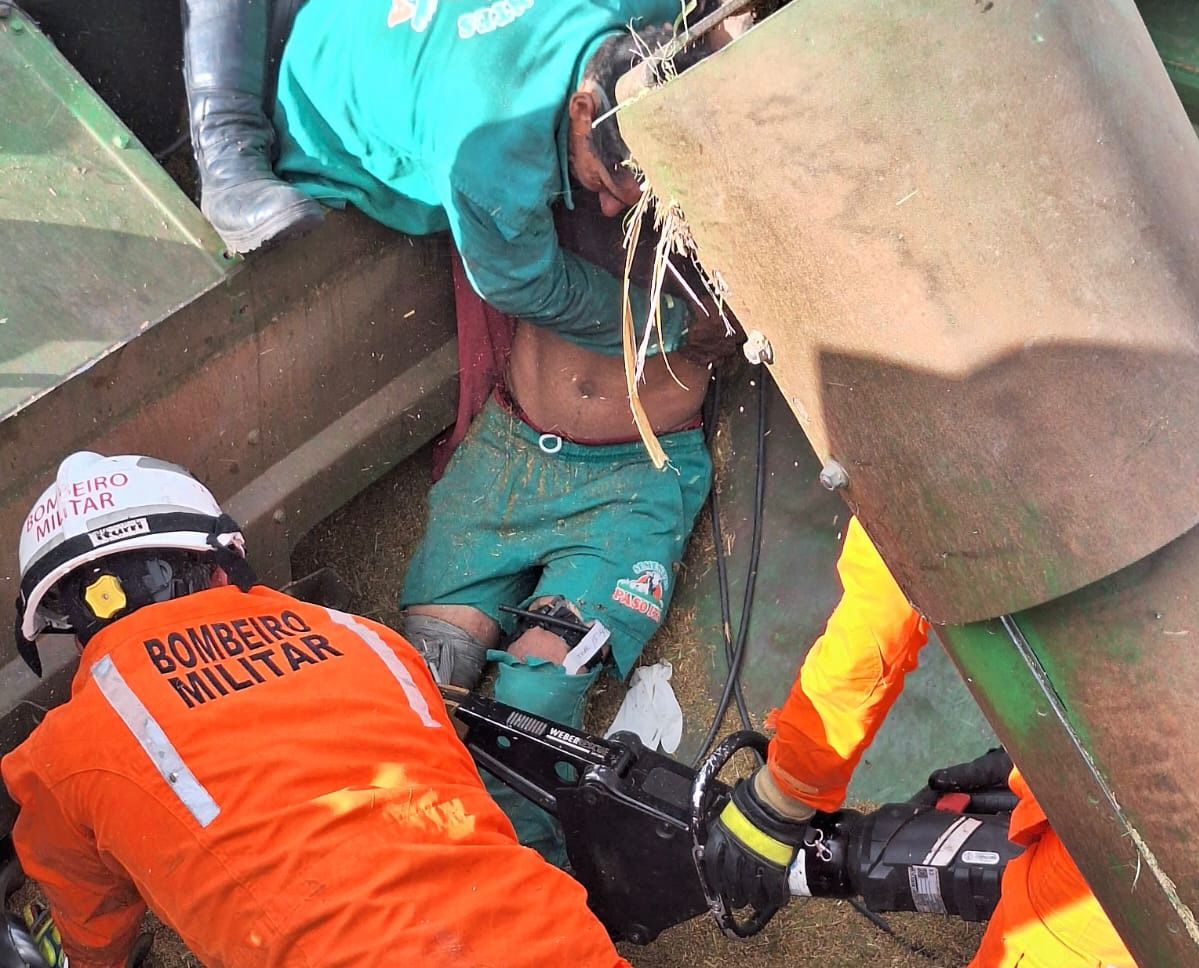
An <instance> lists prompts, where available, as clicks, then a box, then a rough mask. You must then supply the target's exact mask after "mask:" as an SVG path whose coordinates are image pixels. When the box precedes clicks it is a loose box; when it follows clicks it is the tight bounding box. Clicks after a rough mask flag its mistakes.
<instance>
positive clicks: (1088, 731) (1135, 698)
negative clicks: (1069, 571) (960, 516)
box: [941, 529, 1199, 966]
mask: <svg viewBox="0 0 1199 968" xmlns="http://www.w3.org/2000/svg"><path fill="white" fill-rule="evenodd" d="M1197 576H1199V529H1195V530H1192V531H1190V532H1188V533H1187V534H1186V535H1184V536H1182V537H1180V538H1178V539H1177V540H1175V541H1173V542H1171V543H1170V544H1168V545H1166V547H1164V548H1162V549H1161V550H1159V551H1157V552H1156V553H1154V554H1153V555H1151V556H1149V557H1148V558H1145V559H1143V560H1142V561H1139V562H1137V563H1135V564H1133V565H1131V566H1130V567H1128V568H1126V569H1124V570H1123V571H1120V572H1118V573H1116V574H1115V575H1112V576H1110V577H1108V578H1106V579H1104V580H1102V581H1100V582H1098V583H1096V584H1095V585H1091V586H1089V587H1087V588H1085V589H1082V590H1080V591H1078V592H1075V593H1074V594H1072V595H1069V596H1067V597H1065V598H1063V599H1060V600H1058V601H1055V602H1050V603H1049V604H1046V605H1042V606H1040V607H1038V608H1035V609H1032V610H1030V611H1028V612H1025V613H1022V614H1020V615H1017V616H1014V617H1013V618H1012V619H1010V620H1009V621H1008V623H1006V625H1005V623H1003V622H999V621H994V622H986V623H980V624H976V625H972V626H968V627H965V628H948V629H944V630H943V631H942V633H941V635H942V640H943V641H944V643H945V646H946V650H947V651H948V652H949V653H950V655H951V656H952V658H953V659H954V661H955V663H956V664H957V665H958V668H959V669H960V671H961V672H962V675H963V676H964V677H965V678H966V681H967V682H968V683H969V684H970V688H971V690H972V691H973V692H974V694H975V696H976V698H978V700H979V703H980V704H981V705H982V707H983V710H984V712H986V714H987V716H988V718H989V719H990V720H991V723H992V725H993V726H994V727H995V730H996V732H997V733H998V734H999V736H1000V738H1001V739H1002V740H1003V741H1004V743H1005V745H1006V746H1007V747H1008V749H1009V750H1010V751H1011V753H1012V756H1013V758H1014V759H1015V761H1016V763H1017V765H1018V766H1019V767H1020V769H1021V770H1022V771H1023V772H1024V774H1025V776H1026V777H1027V778H1028V781H1029V784H1030V785H1031V786H1032V789H1033V790H1034V791H1035V792H1036V795H1037V798H1038V799H1039V800H1040V802H1041V804H1042V806H1043V807H1044V808H1045V810H1046V813H1047V814H1048V816H1049V818H1050V820H1051V821H1052V823H1053V826H1054V829H1055V830H1056V831H1057V832H1058V834H1059V835H1060V836H1061V838H1062V841H1063V842H1064V843H1065V845H1066V847H1067V849H1068V850H1069V851H1070V854H1071V856H1072V857H1073V858H1074V860H1075V861H1076V862H1077V863H1078V866H1079V868H1080V869H1081V870H1082V872H1083V874H1084V875H1085V876H1086V878H1087V882H1088V884H1089V885H1090V886H1091V888H1092V890H1094V892H1095V894H1096V896H1097V897H1098V898H1099V900H1100V902H1101V903H1102V904H1103V907H1104V909H1105V910H1106V911H1107V913H1108V914H1109V915H1110V916H1111V918H1112V920H1113V922H1114V923H1115V925H1116V927H1117V929H1118V930H1119V931H1120V934H1121V936H1122V937H1123V938H1124V939H1125V941H1126V942H1127V943H1128V945H1129V947H1130V949H1131V950H1132V952H1133V953H1134V954H1135V955H1136V957H1137V963H1138V964H1141V965H1145V966H1150V965H1192V964H1199V922H1197V921H1196V914H1197V913H1199V861H1197V859H1196V851H1195V838H1196V830H1199V788H1196V785H1195V783H1194V782H1193V778H1194V777H1195V776H1196V775H1197V773H1199V743H1196V732H1195V723H1196V721H1197V719H1199V651H1197V650H1196V648H1195V644H1196V636H1199V585H1197V584H1196V577H1197Z"/></svg>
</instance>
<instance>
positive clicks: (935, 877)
mask: <svg viewBox="0 0 1199 968" xmlns="http://www.w3.org/2000/svg"><path fill="white" fill-rule="evenodd" d="M908 885H909V886H910V887H911V889H912V900H913V901H914V902H915V904H916V910H917V911H919V912H920V913H921V914H945V913H946V912H945V902H944V901H942V900H941V874H940V872H939V871H938V870H937V868H935V867H922V866H920V865H919V864H913V865H912V866H911V867H909V868H908Z"/></svg>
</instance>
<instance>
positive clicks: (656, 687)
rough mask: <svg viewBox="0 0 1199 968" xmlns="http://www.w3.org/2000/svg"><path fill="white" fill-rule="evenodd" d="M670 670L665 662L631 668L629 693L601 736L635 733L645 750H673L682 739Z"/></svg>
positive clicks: (668, 664)
mask: <svg viewBox="0 0 1199 968" xmlns="http://www.w3.org/2000/svg"><path fill="white" fill-rule="evenodd" d="M673 671H674V670H673V669H672V668H671V666H670V663H669V662H658V663H656V664H655V665H652V666H640V667H639V668H637V669H634V670H633V675H632V678H631V679H630V680H629V691H628V693H627V694H626V695H625V697H624V702H623V703H621V704H620V709H619V710H617V713H616V718H615V719H614V720H612V725H611V726H609V727H608V731H607V732H606V733H605V734H604V735H605V736H611V735H612V734H613V733H618V732H621V731H625V732H629V733H636V734H637V736H638V737H640V739H641V742H642V743H644V744H645V747H646V749H651V750H656V749H657V748H658V747H659V746H661V747H662V749H663V750H664V751H665V752H667V753H673V752H674V751H675V750H677V749H678V748H679V742H680V741H681V740H682V738H683V710H682V708H681V707H680V706H679V701H678V700H677V699H676V698H675V695H674V690H673V689H672V688H671V687H670V676H671V674H672V673H673Z"/></svg>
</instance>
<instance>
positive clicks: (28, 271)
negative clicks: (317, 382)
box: [0, 9, 233, 419]
mask: <svg viewBox="0 0 1199 968" xmlns="http://www.w3.org/2000/svg"><path fill="white" fill-rule="evenodd" d="M117 53H118V52H116V51H114V52H113V55H114V56H117ZM0 85H2V86H3V90H4V97H3V98H0V171H2V172H3V178H0V251H2V252H3V253H4V258H3V261H2V262H0V419H3V418H4V417H7V416H8V415H10V414H12V413H14V412H15V411H17V410H19V409H20V408H22V407H24V406H26V405H27V404H28V403H30V402H31V401H32V400H34V399H36V398H37V397H38V396H40V395H42V394H43V393H45V392H47V391H48V390H51V389H53V388H54V387H55V386H56V385H57V384H59V383H60V382H61V381H62V380H63V379H64V378H65V377H67V376H68V375H70V374H71V373H74V372H77V371H79V370H81V369H84V368H86V367H87V366H89V365H90V364H92V363H94V362H95V361H96V360H97V359H99V358H100V357H102V356H104V355H105V354H106V353H108V352H111V351H112V350H114V349H116V348H117V347H119V346H121V345H123V344H124V343H126V342H128V341H129V340H130V339H132V338H133V337H135V336H136V335H137V334H138V333H140V332H143V331H144V330H145V329H147V328H148V327H150V326H152V325H154V324H155V323H157V322H158V321H159V320H161V319H163V318H164V317H166V316H167V315H169V314H170V313H171V312H173V311H174V310H175V309H178V308H179V307H180V306H182V305H183V304H185V303H187V302H188V301H190V300H191V299H193V298H195V297H196V296H197V295H199V294H200V293H202V292H204V291H205V290H207V289H210V288H211V287H212V286H214V285H216V284H217V283H218V282H220V281H221V280H222V279H223V278H225V276H226V275H228V273H229V272H230V270H231V268H232V265H233V261H232V260H230V259H228V258H226V257H225V255H224V247H223V246H222V244H221V242H220V240H219V239H218V237H217V236H216V235H215V233H214V232H213V231H212V229H211V227H210V226H209V225H208V223H207V222H206V221H205V220H204V218H203V217H202V216H201V215H200V213H199V211H198V210H197V209H196V208H195V206H194V205H192V203H191V202H190V201H189V200H188V199H187V197H186V196H184V194H183V193H182V192H181V191H180V190H179V188H178V187H177V186H176V185H175V183H174V182H173V181H171V179H170V177H169V176H168V175H167V173H166V172H165V171H163V169H162V168H161V167H159V165H158V164H157V162H155V160H154V159H153V157H151V156H150V155H149V154H148V153H147V152H146V151H145V150H144V149H143V148H142V147H141V145H140V144H139V143H138V142H137V141H136V140H135V139H134V138H133V135H132V134H131V133H130V131H129V130H128V129H127V128H126V127H125V126H124V125H123V124H122V123H121V122H120V121H119V120H118V119H117V118H116V116H115V115H114V114H113V113H112V112H111V111H110V110H109V109H108V108H107V107H106V106H105V104H104V102H103V101H101V100H100V99H99V98H98V97H97V96H96V94H95V93H94V92H93V91H92V90H91V88H89V87H88V86H87V85H86V84H85V83H84V82H83V80H82V79H81V78H80V77H79V75H78V74H77V73H76V72H75V71H74V69H73V68H72V67H71V66H70V64H68V63H67V61H66V60H65V59H64V58H63V57H62V56H61V55H60V54H59V53H58V51H57V50H56V49H55V48H54V46H53V45H52V44H51V43H50V41H49V40H48V39H47V38H46V37H45V36H44V35H43V34H41V33H40V32H39V31H38V30H37V28H36V27H35V26H34V25H33V23H32V22H31V21H30V20H28V19H27V18H25V17H23V15H22V14H21V13H19V12H18V11H16V10H15V9H14V10H12V11H11V12H10V13H9V14H8V16H7V17H0Z"/></svg>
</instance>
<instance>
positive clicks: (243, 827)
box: [2, 587, 627, 968]
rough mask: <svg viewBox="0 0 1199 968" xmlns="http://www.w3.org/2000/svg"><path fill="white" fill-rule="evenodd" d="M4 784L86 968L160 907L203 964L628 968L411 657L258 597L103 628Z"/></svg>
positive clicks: (180, 608)
mask: <svg viewBox="0 0 1199 968" xmlns="http://www.w3.org/2000/svg"><path fill="white" fill-rule="evenodd" d="M2 769H3V774H4V781H5V783H6V784H7V786H8V789H9V791H10V792H11V794H12V795H13V797H14V798H15V799H16V800H17V802H18V803H19V804H20V806H21V812H20V815H19V817H18V819H17V823H16V827H15V830H14V833H13V837H14V841H15V844H16V849H17V854H18V856H19V858H20V861H21V864H22V866H23V867H24V868H25V871H26V872H27V873H28V874H29V875H30V876H31V877H33V878H35V879H36V880H37V881H38V882H39V883H40V884H41V885H42V887H43V888H44V889H45V892H46V894H47V896H48V898H49V900H50V905H51V908H52V910H53V914H54V919H55V922H56V923H57V925H58V928H59V930H60V932H61V934H62V938H63V942H64V946H65V948H66V950H67V953H68V955H69V956H70V959H71V964H72V966H73V968H115V966H119V965H123V964H124V961H123V958H124V956H125V954H126V952H127V951H128V949H129V946H130V944H131V943H132V941H133V939H134V937H135V936H136V933H137V930H138V922H139V921H140V919H141V917H142V914H143V912H144V911H145V908H146V905H149V907H150V908H151V909H152V910H153V911H154V912H155V914H157V915H158V916H159V917H160V918H161V919H162V920H163V921H164V922H166V923H167V924H169V925H170V926H171V927H173V928H174V929H175V930H176V931H177V932H178V933H179V934H180V935H181V936H182V938H183V940H184V941H185V942H186V943H187V945H188V947H189V948H191V950H192V951H193V952H194V953H195V954H196V955H197V956H198V957H199V958H200V959H201V961H202V962H203V963H204V964H205V965H207V966H209V968H220V966H225V965H229V966H234V965H236V966H283V965H286V966H301V965H302V966H310V968H333V966H343V965H344V966H382V965H387V966H393V965H428V966H439V965H453V966H464V968H465V966H469V968H483V966H489V968H513V966H528V968H533V966H537V968H546V966H555V965H568V964H569V965H571V966H572V968H584V966H585V968H615V966H622V965H627V962H625V961H624V960H623V959H621V958H620V957H619V956H618V955H617V953H616V950H615V948H614V947H613V946H612V943H611V941H610V940H609V939H608V936H607V934H606V932H605V931H604V929H603V927H602V926H601V925H600V923H599V922H598V921H597V920H596V919H595V917H594V916H593V915H592V914H591V913H590V911H588V909H587V907H586V903H585V893H584V890H583V888H582V887H581V886H580V885H579V884H577V883H576V882H575V881H573V880H572V879H571V878H570V877H569V876H567V875H566V874H564V873H562V872H561V871H559V870H556V869H554V868H552V867H550V866H549V865H547V864H546V863H544V862H543V861H542V860H541V858H540V857H538V856H537V854H535V853H534V852H533V851H531V850H528V849H526V848H524V847H521V846H519V845H518V844H517V842H516V837H515V835H514V834H513V831H512V825H511V824H510V823H509V822H508V820H507V818H506V817H505V816H504V815H503V814H502V813H501V812H500V810H499V808H498V807H496V805H495V804H494V803H493V802H492V801H491V799H490V798H489V797H488V796H487V793H486V791H485V790H484V788H483V784H482V782H481V781H480V779H479V775H478V772H477V771H476V769H475V766H474V763H473V762H472V760H471V758H470V755H469V754H468V753H467V751H466V748H465V747H464V746H463V745H462V743H461V742H459V740H458V738H457V736H456V735H455V733H454V729H453V727H452V726H451V724H450V721H449V718H448V717H447V715H446V711H445V707H444V705H443V704H442V701H441V699H440V697H439V694H438V691H437V688H436V686H435V685H434V683H433V680H432V678H431V676H430V675H429V672H428V671H427V669H426V668H425V665H424V663H423V662H422V661H421V659H420V658H419V656H418V655H417V653H416V652H415V651H414V650H413V649H412V648H411V647H410V646H409V645H408V644H407V643H406V642H405V641H404V640H403V639H401V638H400V637H399V636H398V635H396V633H394V632H392V631H391V630H389V629H387V628H385V627H384V626H381V625H378V624H376V623H374V622H370V621H368V620H366V619H362V618H358V617H355V616H351V615H345V614H343V613H340V612H336V611H332V610H329V609H325V608H321V607H318V606H315V605H309V604H306V603H303V602H298V601H296V600H294V599H292V598H289V597H287V596H286V595H282V594H280V593H278V592H275V591H271V590H269V589H267V588H264V587H256V588H254V589H253V590H252V591H251V592H250V593H249V594H245V593H243V592H240V591H238V590H237V589H236V588H228V587H226V588H216V589H212V590H209V591H205V592H200V593H198V594H194V595H188V596H186V597H184V598H181V599H176V600H174V601H170V602H164V603H162V604H159V605H151V606H149V607H146V608H143V609H140V610H139V611H137V612H135V613H134V614H132V615H130V616H129V617H127V618H124V619H121V620H119V621H118V622H115V623H114V624H113V625H110V626H109V627H107V628H106V629H104V630H102V631H101V632H100V633H99V634H97V635H96V636H95V637H94V638H93V639H92V640H91V642H89V643H88V645H87V647H86V648H85V649H84V651H83V655H82V659H81V662H80V667H79V671H78V673H77V674H76V676H75V679H74V682H73V684H72V689H71V698H70V700H69V701H68V702H67V703H66V704H65V705H63V706H61V707H59V708H57V709H55V710H53V711H51V712H50V713H49V714H48V715H47V716H46V718H45V720H44V721H43V722H42V724H41V725H39V726H38V727H37V729H36V730H34V732H33V734H32V735H31V736H30V737H29V738H28V739H27V740H26V741H25V742H24V743H23V744H22V745H21V746H20V747H19V748H18V749H16V750H15V751H13V752H12V753H10V754H9V755H8V756H6V757H5V758H4V760H3V764H2Z"/></svg>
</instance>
